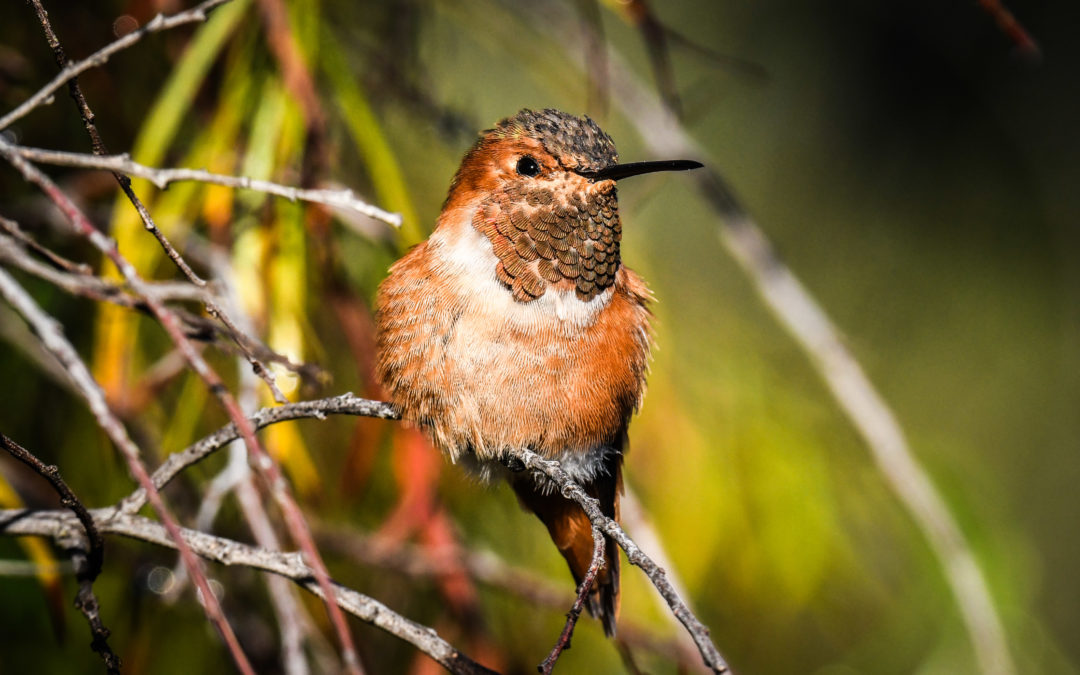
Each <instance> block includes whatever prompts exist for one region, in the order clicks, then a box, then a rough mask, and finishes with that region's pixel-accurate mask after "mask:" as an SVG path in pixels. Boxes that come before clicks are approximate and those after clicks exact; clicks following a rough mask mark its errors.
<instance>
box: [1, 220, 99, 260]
mask: <svg viewBox="0 0 1080 675" xmlns="http://www.w3.org/2000/svg"><path fill="white" fill-rule="evenodd" d="M0 230H3V231H4V232H7V233H8V236H10V237H12V238H13V239H15V240H16V241H17V242H18V243H20V244H22V245H23V246H25V247H27V248H28V249H30V250H31V251H33V252H34V253H37V254H38V255H40V256H41V257H43V258H45V259H46V260H48V261H49V262H50V263H52V265H53V267H55V268H56V269H59V270H64V271H65V272H71V273H72V274H93V272H94V270H93V268H91V267H90V266H89V265H87V264H86V263H76V262H72V261H70V260H68V259H67V258H63V257H61V256H58V255H56V253H54V252H53V251H51V250H50V249H48V248H45V247H44V246H42V245H41V244H39V243H37V241H35V240H34V238H33V237H31V236H30V235H28V234H26V233H25V232H23V231H22V228H20V227H19V225H18V223H16V222H15V221H13V220H8V219H7V218H4V217H3V216H0Z"/></svg>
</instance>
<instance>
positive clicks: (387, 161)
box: [319, 30, 427, 248]
mask: <svg viewBox="0 0 1080 675" xmlns="http://www.w3.org/2000/svg"><path fill="white" fill-rule="evenodd" d="M319 56H320V62H321V63H320V65H321V66H322V69H323V72H325V73H326V76H327V77H328V78H329V79H330V84H331V86H332V87H333V90H334V91H333V97H334V102H335V103H336V104H337V107H338V110H339V112H340V113H341V116H342V118H343V119H344V120H345V126H346V128H347V129H348V131H349V135H350V136H352V139H353V142H354V143H356V149H357V151H358V152H359V153H360V156H361V157H362V158H363V160H364V165H365V166H367V168H368V176H369V177H370V179H371V184H372V186H373V187H374V188H375V196H376V199H377V200H378V203H379V204H380V205H381V206H382V207H383V208H385V209H389V210H391V211H397V212H398V213H400V214H401V218H402V225H401V235H400V241H401V244H402V247H403V248H405V247H408V246H411V245H413V244H416V243H419V242H420V241H422V240H423V239H424V238H425V237H426V236H427V233H426V232H425V231H424V228H422V227H421V226H420V222H419V219H418V218H417V215H416V209H415V208H414V206H413V203H412V199H411V198H410V197H409V188H408V185H407V184H406V182H405V176H404V174H402V171H401V166H400V164H399V163H398V159H397V155H395V154H394V150H393V148H391V146H390V142H389V140H387V138H386V135H385V134H384V133H383V129H382V126H381V125H380V124H379V120H378V119H377V118H376V117H375V112H374V111H373V110H372V109H371V106H370V105H369V104H368V100H367V96H366V95H365V94H364V91H363V90H362V89H361V88H360V84H359V78H358V77H357V76H356V75H355V74H354V73H353V72H352V69H351V68H350V67H349V63H348V60H347V59H346V58H345V54H344V53H343V52H342V50H341V46H340V45H339V44H338V43H337V40H336V39H335V38H334V36H333V35H332V34H331V33H330V31H328V30H327V31H324V32H323V42H322V49H321V51H320V53H319Z"/></svg>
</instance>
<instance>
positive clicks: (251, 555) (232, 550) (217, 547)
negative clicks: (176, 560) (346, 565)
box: [0, 508, 494, 675]
mask: <svg viewBox="0 0 1080 675" xmlns="http://www.w3.org/2000/svg"><path fill="white" fill-rule="evenodd" d="M90 513H91V515H92V516H93V517H94V522H95V523H96V524H97V527H98V529H99V530H100V531H101V532H102V533H105V534H115V535H121V536H124V537H129V538H131V539H137V540H139V541H145V542H148V543H151V544H156V545H158V546H164V547H167V548H176V542H174V541H173V540H172V539H171V538H170V536H169V533H168V532H166V531H165V528H164V527H163V526H162V525H161V524H160V523H158V522H157V521H155V520H152V519H150V518H144V517H142V516H138V515H134V514H131V513H124V512H123V511H120V510H118V509H113V508H109V509H93V510H91V512H90ZM0 532H3V533H5V534H8V535H36V536H41V537H50V538H53V539H63V538H65V537H70V536H72V534H75V533H78V534H81V532H82V525H80V524H79V521H78V520H77V519H75V517H74V516H72V515H71V514H70V513H68V512H67V511H59V510H57V511H28V510H25V509H9V510H2V511H0ZM180 534H181V536H182V538H183V541H184V543H186V544H187V546H188V548H189V549H190V550H191V551H192V552H193V553H195V554H196V555H198V556H200V557H202V558H205V559H206V560H211V561H213V562H217V563H220V564H222V565H228V566H242V567H250V568H253V569H257V570H263V571H265V572H270V573H272V574H278V575H280V576H283V577H285V578H287V579H292V580H293V581H295V582H296V583H297V584H299V585H300V586H302V587H303V588H305V589H306V590H308V591H309V592H311V593H313V594H315V595H317V596H319V597H320V598H323V597H324V596H323V593H322V590H321V589H320V587H319V584H318V583H317V582H316V581H315V571H314V570H313V569H312V568H311V567H309V566H308V565H307V564H305V563H304V560H303V556H302V554H301V553H299V552H291V553H289V552H281V551H270V550H267V549H264V548H258V547H256V546H249V545H247V544H241V543H239V542H236V541H233V540H231V539H225V538H223V537H215V536H213V535H210V534H206V533H203V532H198V531H195V530H189V529H187V528H181V529H180ZM332 588H333V596H334V597H333V598H332V601H333V602H334V603H336V604H337V605H338V606H339V607H341V608H342V609H343V610H345V611H346V612H348V613H349V614H352V615H353V616H355V617H357V618H359V619H360V620H362V621H364V622H366V623H369V624H371V625H373V626H376V627H378V628H380V629H382V630H384V631H386V632H388V633H390V634H391V635H394V636H396V637H399V638H401V639H402V640H404V641H406V642H408V643H409V644H411V645H413V646H414V647H416V648H417V649H419V650H420V651H422V652H424V653H425V654H427V655H428V656H430V657H431V658H432V659H434V660H435V661H437V662H438V663H439V664H440V665H442V666H443V667H445V668H446V669H447V670H449V671H450V672H452V673H461V674H463V675H473V674H478V673H487V674H490V673H493V672H494V671H492V670H489V669H488V668H485V667H484V666H482V665H480V664H478V663H476V662H475V661H473V660H472V659H470V658H469V657H467V656H465V655H464V654H462V653H461V652H459V651H458V650H457V649H455V648H454V647H453V645H451V644H450V643H448V642H447V641H446V640H444V639H443V638H441V637H440V636H439V634H438V633H436V632H435V630H433V629H431V628H428V627H426V626H423V625H421V624H418V623H416V622H415V621H411V620H409V619H406V618H405V617H403V616H401V615H400V614H398V613H397V612H395V611H394V610H392V609H390V608H389V607H387V606H386V605H384V604H382V603H381V602H379V601H378V600H375V599H374V598H371V597H368V596H366V595H364V594H362V593H359V592H357V591H354V590H352V589H349V588H346V587H344V586H342V585H340V584H337V583H334V584H332Z"/></svg>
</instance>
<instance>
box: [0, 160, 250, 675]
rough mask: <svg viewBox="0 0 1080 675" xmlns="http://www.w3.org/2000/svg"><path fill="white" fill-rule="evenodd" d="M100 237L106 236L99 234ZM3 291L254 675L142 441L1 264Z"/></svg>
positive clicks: (52, 322)
mask: <svg viewBox="0 0 1080 675" xmlns="http://www.w3.org/2000/svg"><path fill="white" fill-rule="evenodd" d="M2 143H3V141H0V150H2V148H3V146H2ZM20 161H21V160H20ZM54 187H55V186H54ZM98 236H102V235H100V233H98ZM0 296H3V297H4V299H5V300H6V301H7V302H8V304H10V305H11V306H12V307H13V308H14V309H15V311H17V312H18V313H19V314H21V315H22V317H23V319H24V320H25V321H26V322H27V323H29V324H30V325H31V326H32V327H33V329H34V332H35V333H37V334H38V337H39V338H40V339H41V341H42V344H43V345H44V346H45V348H46V349H48V350H49V351H50V352H52V354H53V355H54V356H56V358H57V359H58V360H59V361H60V363H61V365H62V366H63V367H64V369H65V370H66V371H67V373H68V375H69V377H70V378H71V381H72V383H73V384H74V385H75V386H76V388H77V389H78V391H79V393H80V394H81V395H82V396H83V398H85V400H86V402H87V404H88V406H89V407H90V412H91V413H92V414H93V415H94V418H95V419H96V420H97V422H98V426H100V427H101V428H102V429H103V430H104V431H105V433H106V434H107V435H108V436H109V438H110V440H112V442H113V444H114V445H115V446H116V447H117V448H118V449H119V450H120V452H121V454H122V455H123V456H124V459H125V460H126V461H127V464H128V469H129V470H130V471H131V474H132V475H133V476H134V477H135V480H136V481H137V482H138V483H139V484H140V485H142V486H143V487H144V488H145V489H146V492H147V499H148V500H149V501H150V503H151V505H152V506H153V507H154V510H155V511H156V512H157V514H158V517H160V518H161V520H162V522H163V523H164V528H165V530H164V531H166V532H168V534H169V536H171V537H173V540H174V541H175V545H176V546H177V548H178V550H179V551H180V554H181V556H183V557H184V562H185V564H186V565H187V567H188V571H189V572H190V574H191V577H192V579H194V580H195V583H196V585H197V586H198V587H199V590H200V591H201V592H202V597H203V608H204V609H205V611H206V614H207V616H208V617H209V619H210V621H211V623H213V624H214V625H215V626H216V627H217V628H218V631H219V632H220V633H221V636H222V638H223V639H224V640H225V642H226V644H227V645H228V647H229V651H230V653H231V654H232V655H233V658H234V660H235V661H236V664H237V666H238V667H239V668H240V670H241V671H242V672H244V673H251V674H253V673H254V670H252V668H251V664H250V663H248V661H247V657H246V656H245V655H244V653H243V650H241V648H240V643H239V642H238V641H237V639H236V635H235V634H234V633H233V631H232V628H231V627H230V626H229V623H228V621H227V620H226V619H225V614H224V612H223V611H222V609H221V605H220V604H219V603H218V601H217V597H216V596H214V594H213V592H212V591H211V590H210V584H209V582H208V581H207V580H206V575H204V574H203V573H202V570H201V569H200V568H199V562H198V560H197V559H196V558H195V556H194V555H193V554H192V552H191V550H190V549H189V548H188V547H187V545H185V544H184V542H183V539H182V538H181V537H180V526H179V525H178V524H177V523H176V519H175V518H173V515H172V513H170V512H169V510H168V509H167V508H166V506H165V502H164V501H163V500H162V499H161V495H160V494H159V493H158V491H157V489H155V488H154V485H153V483H152V482H151V481H150V475H149V473H147V471H146V467H145V466H143V463H142V460H141V459H140V454H141V453H140V451H139V448H138V446H136V445H135V443H134V442H133V441H132V440H131V438H130V437H129V436H128V434H127V431H126V430H125V429H124V426H123V425H122V424H121V423H120V420H119V419H117V417H116V416H115V415H114V414H113V412H112V411H111V410H110V409H109V404H108V403H107V402H106V400H105V393H104V392H103V391H102V390H101V387H100V386H99V385H98V383H97V382H96V381H94V378H93V376H92V375H91V374H90V371H89V370H88V369H87V367H86V364H84V363H83V362H82V359H80V358H79V355H78V353H77V352H76V351H75V348H74V347H72V346H71V343H70V342H68V340H67V338H65V337H64V334H63V332H62V331H61V328H60V324H59V323H57V322H56V320H55V319H53V318H52V317H50V316H48V315H47V314H45V312H44V311H42V309H41V307H39V306H38V304H37V303H36V302H35V301H34V299H33V298H32V297H30V294H29V293H27V292H26V291H25V290H24V289H23V288H22V286H20V285H19V284H18V283H17V282H16V281H15V279H13V278H12V277H11V276H10V275H8V273H7V272H5V271H4V270H2V269H0Z"/></svg>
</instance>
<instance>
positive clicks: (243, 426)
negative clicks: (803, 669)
mask: <svg viewBox="0 0 1080 675" xmlns="http://www.w3.org/2000/svg"><path fill="white" fill-rule="evenodd" d="M11 147H12V146H11V144H10V143H8V142H7V141H6V140H4V139H2V138H0V156H3V157H5V158H6V159H7V160H8V162H10V163H11V164H12V165H13V166H14V167H15V168H16V169H18V170H19V171H20V172H21V173H22V174H23V176H24V177H25V178H26V180H28V181H30V182H31V183H34V184H35V185H37V186H38V187H40V188H41V190H42V191H43V192H44V193H45V195H46V196H47V197H49V199H51V200H52V201H53V203H54V204H56V206H57V207H58V208H59V209H60V211H61V212H62V213H64V215H65V216H66V217H67V218H68V220H69V221H70V222H71V224H72V225H73V226H74V227H75V230H76V232H78V233H80V234H82V235H83V236H84V237H85V238H86V239H88V240H89V241H90V243H91V244H93V245H94V247H95V248H97V249H98V250H99V251H101V252H102V253H104V254H105V255H106V256H107V257H108V258H109V260H111V261H112V263H113V264H114V265H115V266H116V268H117V269H118V270H119V271H120V274H121V276H123V277H124V280H125V281H126V282H127V284H128V286H130V287H131V290H132V291H133V292H134V293H136V294H137V295H141V296H143V297H145V298H146V302H147V304H148V305H149V308H150V311H151V312H152V313H153V315H154V317H155V318H156V319H157V320H158V322H159V323H160V324H161V326H162V328H164V329H165V332H166V333H167V334H168V335H169V338H170V339H171V340H172V342H173V344H175V345H176V347H177V349H178V350H179V351H180V353H181V354H183V356H184V358H185V359H186V360H187V362H188V364H189V365H190V366H191V368H192V370H193V371H194V372H195V374H196V375H198V376H199V378H200V379H202V380H203V382H205V383H206V385H207V387H208V388H209V389H210V391H211V392H212V393H213V394H214V396H215V397H216V398H217V399H218V401H219V402H220V403H221V405H222V407H223V408H224V409H225V411H226V413H227V414H228V416H229V418H230V419H231V420H233V422H234V423H235V424H236V426H237V428H238V430H239V432H240V436H241V438H243V439H244V445H246V446H247V449H248V453H249V456H250V459H251V462H252V464H253V465H254V466H255V467H256V470H257V471H258V472H259V474H260V475H261V476H262V477H263V478H264V479H265V480H266V483H267V485H268V487H269V489H270V494H272V495H273V497H274V499H275V500H276V501H277V503H278V505H279V506H280V507H281V510H282V513H283V515H284V517H285V523H286V526H287V527H288V529H289V532H290V534H291V535H292V537H293V539H294V540H295V541H296V543H297V544H298V545H299V546H300V548H301V549H302V550H303V551H304V554H305V555H307V556H308V559H309V561H310V563H311V565H312V567H313V569H314V570H315V578H316V580H317V581H318V583H319V585H320V587H321V588H322V589H323V596H324V597H326V598H329V597H330V595H331V592H330V574H329V572H327V570H326V563H324V562H323V559H322V556H321V555H320V554H319V551H318V548H317V547H316V546H315V540H314V538H313V537H312V535H311V530H310V529H308V527H307V523H306V521H305V520H304V516H303V514H302V513H301V511H300V507H299V506H298V505H297V503H296V500H295V499H294V498H293V496H292V490H291V489H290V487H289V484H288V482H287V481H286V480H285V476H284V475H283V474H282V472H281V467H280V466H279V465H278V463H277V461H276V460H275V459H274V458H273V457H272V456H271V455H270V454H269V453H267V452H266V450H265V449H264V448H263V447H262V444H261V443H259V440H258V439H257V438H256V437H255V430H254V428H252V426H251V425H250V423H249V422H248V420H247V417H245V416H244V413H243V411H242V410H241V409H240V406H239V405H237V403H236V399H235V398H234V397H233V395H232V394H231V393H230V392H229V390H228V388H227V387H226V386H225V384H224V383H223V382H222V381H221V378H220V377H219V376H218V374H217V373H216V372H215V371H214V369H213V368H211V367H210V364H208V363H207V362H206V360H205V359H204V358H203V357H202V355H201V354H200V353H199V352H198V350H196V349H195V347H194V346H193V345H192V343H191V341H190V340H188V339H187V337H186V336H185V335H184V333H183V331H182V330H181V327H180V320H179V318H178V317H177V316H176V314H175V313H174V312H172V311H171V310H170V309H169V308H167V307H166V306H165V305H164V304H162V303H161V302H159V301H157V300H156V299H155V298H153V297H151V296H149V295H147V294H146V293H145V289H146V282H145V281H143V279H142V278H141V277H140V276H139V274H138V273H137V272H136V271H135V268H134V267H133V266H132V265H131V263H130V262H128V260H127V259H126V258H124V257H123V256H122V255H120V252H119V250H118V249H117V246H116V242H115V241H114V240H112V239H110V238H108V237H106V236H105V235H104V234H102V233H101V232H99V231H98V230H97V229H95V228H94V226H93V224H92V223H91V222H90V220H89V219H88V218H87V217H86V215H85V214H84V213H82V211H80V210H79V208H78V207H77V206H75V204H74V203H73V202H72V201H71V199H70V198H68V196H67V195H66V194H64V193H63V191H61V190H60V188H59V187H58V186H57V185H56V184H55V183H54V182H53V181H52V180H51V179H50V178H49V177H48V176H46V175H45V174H43V173H41V171H39V170H38V169H37V168H36V167H34V166H33V165H31V164H30V163H29V162H27V161H26V160H25V159H23V158H22V157H20V156H19V155H18V154H17V153H15V152H13V151H12V150H11ZM140 468H141V467H140ZM142 470H143V471H144V472H145V469H142ZM155 495H156V492H150V493H149V495H148V496H149V497H150V499H151V501H153V499H154V497H155ZM189 570H190V567H189ZM196 579H197V577H196ZM214 603H215V604H216V600H215V601H214ZM326 609H327V612H328V613H329V615H330V618H331V620H332V622H333V624H334V627H335V629H336V630H337V631H338V633H339V636H340V637H341V640H342V645H341V648H342V653H343V657H344V660H345V663H346V665H347V666H349V667H350V669H353V668H358V665H357V664H359V658H358V657H357V655H356V650H355V647H353V645H352V638H351V636H350V635H349V633H348V626H347V624H346V623H345V617H344V615H343V614H342V613H341V608H340V607H338V606H337V605H336V604H334V603H332V602H327V604H326ZM237 646H238V645H237Z"/></svg>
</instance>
